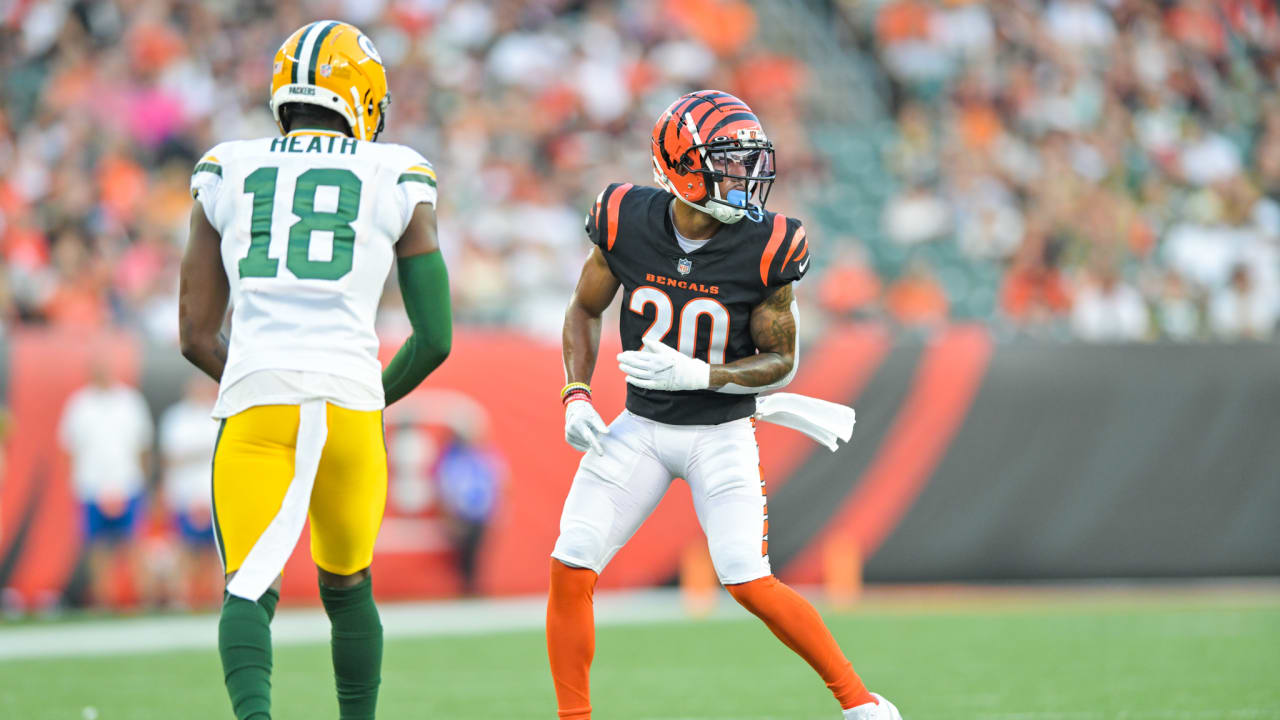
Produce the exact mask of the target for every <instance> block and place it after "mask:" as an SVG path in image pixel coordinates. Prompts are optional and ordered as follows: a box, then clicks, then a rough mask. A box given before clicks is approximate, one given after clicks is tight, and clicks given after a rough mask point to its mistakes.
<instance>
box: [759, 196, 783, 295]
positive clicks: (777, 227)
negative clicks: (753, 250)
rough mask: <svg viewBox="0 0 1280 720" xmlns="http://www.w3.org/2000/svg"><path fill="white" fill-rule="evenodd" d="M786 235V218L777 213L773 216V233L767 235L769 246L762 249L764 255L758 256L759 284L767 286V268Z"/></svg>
mask: <svg viewBox="0 0 1280 720" xmlns="http://www.w3.org/2000/svg"><path fill="white" fill-rule="evenodd" d="M786 235H787V217H786V216H785V215H782V214H781V213H779V214H778V215H774V216H773V233H771V234H770V235H769V244H768V245H766V246H765V248H764V255H762V256H760V283H761V284H762V285H768V284H769V266H770V265H772V264H773V258H774V256H775V255H777V254H778V248H780V247H782V239H783V238H784V237H786Z"/></svg>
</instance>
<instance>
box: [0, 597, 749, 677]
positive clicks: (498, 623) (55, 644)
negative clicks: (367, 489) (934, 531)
mask: <svg viewBox="0 0 1280 720" xmlns="http://www.w3.org/2000/svg"><path fill="white" fill-rule="evenodd" d="M726 600H728V597H727V596H726V597H725V598H722V599H721V601H720V602H718V603H716V606H715V609H714V610H713V612H712V613H711V615H710V616H709V617H710V618H712V619H740V618H747V617H750V616H749V615H747V614H746V611H744V610H742V609H741V608H739V607H738V606H737V604H736V603H734V602H732V601H728V602H725V601H726ZM546 607H547V601H546V596H532V597H519V598H504V599H485V600H453V601H442V602H423V603H405V604H392V603H387V604H383V605H379V607H378V611H379V613H380V614H381V616H382V626H383V628H384V630H385V632H386V636H387V637H388V638H401V637H423V636H433V635H473V634H482V633H490V632H502V631H513V630H535V629H541V628H542V627H543V623H544V622H545V618H546ZM688 618H689V614H688V612H686V610H685V608H684V606H683V605H682V603H681V599H680V595H679V592H677V591H675V590H642V591H623V592H605V591H602V592H599V593H597V594H596V622H597V624H599V625H629V624H643V623H650V622H668V621H676V620H686V619H688ZM271 638H272V641H273V642H274V643H275V644H277V645H298V644H306V643H322V642H328V640H329V620H328V618H327V617H325V614H324V611H323V610H322V609H320V608H307V609H300V610H281V611H280V612H278V613H277V614H276V617H275V619H274V620H273V621H272V623H271ZM217 642H218V616H217V614H216V613H209V614H201V615H183V616H177V617H173V616H170V617H148V618H125V619H117V618H112V619H105V620H97V621H92V622H84V623H80V622H73V623H55V624H51V625H29V626H23V627H14V628H7V629H5V628H0V661H4V660H21V659H31V658H49V657H88V656H101V655H132V654H140V653H157V652H168V651H173V650H188V649H207V648H213V647H216V646H217Z"/></svg>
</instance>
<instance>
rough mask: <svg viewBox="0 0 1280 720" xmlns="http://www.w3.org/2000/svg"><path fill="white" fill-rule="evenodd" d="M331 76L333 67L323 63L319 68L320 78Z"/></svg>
mask: <svg viewBox="0 0 1280 720" xmlns="http://www.w3.org/2000/svg"><path fill="white" fill-rule="evenodd" d="M332 74H333V66H332V65H330V64H329V63H324V64H323V65H321V66H320V76H321V77H329V76H330V75H332Z"/></svg>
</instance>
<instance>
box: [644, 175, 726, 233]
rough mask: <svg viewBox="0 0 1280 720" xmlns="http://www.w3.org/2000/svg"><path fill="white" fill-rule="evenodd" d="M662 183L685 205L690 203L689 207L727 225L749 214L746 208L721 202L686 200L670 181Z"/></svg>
mask: <svg viewBox="0 0 1280 720" xmlns="http://www.w3.org/2000/svg"><path fill="white" fill-rule="evenodd" d="M663 180H664V181H665V180H666V178H663ZM662 184H663V185H666V186H667V190H669V191H671V194H672V195H675V196H676V197H677V198H679V199H680V202H682V203H684V204H685V205H688V206H689V207H691V208H693V209H694V210H697V211H698V212H702V213H706V214H708V215H710V216H711V217H713V218H715V219H716V220H719V221H720V222H722V223H725V224H726V225H732V224H734V223H736V222H738V221H739V220H741V219H742V218H744V217H746V216H747V209H746V208H735V207H732V206H729V205H725V204H724V203H719V202H708V203H707V204H706V205H699V204H697V203H691V202H689V201H688V200H685V199H684V196H683V195H681V194H680V193H678V192H675V191H674V190H673V189H672V188H671V187H670V185H669V184H668V183H666V182H663V183H662Z"/></svg>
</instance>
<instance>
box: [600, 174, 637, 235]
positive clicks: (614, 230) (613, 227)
mask: <svg viewBox="0 0 1280 720" xmlns="http://www.w3.org/2000/svg"><path fill="white" fill-rule="evenodd" d="M632 187H634V186H633V185H632V184H631V183H623V184H621V185H619V186H618V189H617V190H614V191H613V194H612V195H610V196H609V241H608V243H607V244H606V246H605V247H606V248H607V249H609V250H612V249H613V243H614V242H616V241H617V239H618V208H620V207H621V206H622V196H623V195H626V194H627V193H628V192H629V191H630V190H631V188H632Z"/></svg>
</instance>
